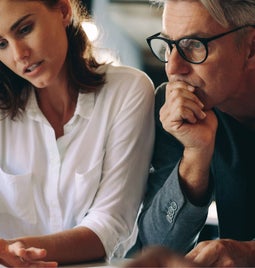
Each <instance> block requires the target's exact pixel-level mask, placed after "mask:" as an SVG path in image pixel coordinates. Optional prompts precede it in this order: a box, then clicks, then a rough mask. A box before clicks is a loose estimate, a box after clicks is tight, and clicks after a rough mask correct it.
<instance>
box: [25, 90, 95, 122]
mask: <svg viewBox="0 0 255 268" xmlns="http://www.w3.org/2000/svg"><path fill="white" fill-rule="evenodd" d="M95 98H96V96H95V93H94V92H91V93H79V95H78V100H77V104H76V108H75V112H74V116H75V115H79V116H81V117H83V118H86V119H89V118H90V117H91V114H92V112H93V109H94V106H95ZM26 112H27V114H28V115H30V116H32V117H33V118H35V119H39V118H40V119H41V118H42V113H41V110H40V108H39V106H38V103H37V100H36V96H35V90H32V91H31V94H30V96H29V99H28V103H27V107H26Z"/></svg>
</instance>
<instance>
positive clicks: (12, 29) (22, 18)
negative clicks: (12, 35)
mask: <svg viewBox="0 0 255 268" xmlns="http://www.w3.org/2000/svg"><path fill="white" fill-rule="evenodd" d="M31 15H32V14H27V15H25V16H23V17H21V18H20V19H18V20H17V21H16V22H15V23H13V25H12V26H11V28H10V30H11V32H13V31H15V29H16V28H17V27H18V26H19V25H20V23H22V21H24V20H25V19H27V18H28V17H30V16H31Z"/></svg>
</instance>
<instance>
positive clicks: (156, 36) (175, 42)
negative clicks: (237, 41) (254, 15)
mask: <svg viewBox="0 0 255 268" xmlns="http://www.w3.org/2000/svg"><path fill="white" fill-rule="evenodd" d="M246 27H253V28H255V24H246V25H243V26H240V27H237V28H234V29H232V30H230V31H227V32H224V33H221V34H217V35H214V36H212V37H208V38H203V37H182V38H180V39H177V40H171V39H167V38H164V37H161V36H159V35H160V34H161V32H159V33H156V34H154V35H152V36H150V37H147V38H146V41H147V43H148V45H149V47H150V49H151V51H152V53H153V55H154V56H155V57H156V58H157V59H158V60H160V61H161V62H163V63H167V62H168V60H162V59H160V58H159V57H158V56H157V55H156V53H154V50H153V48H152V46H151V41H152V40H154V39H159V40H163V41H165V42H166V43H167V44H168V46H169V48H170V54H171V53H172V50H173V45H175V47H176V49H177V51H178V53H179V54H180V55H181V57H182V58H183V59H184V60H186V61H187V62H190V63H193V64H201V63H203V62H205V61H206V59H207V57H208V43H209V42H211V41H213V40H216V39H218V38H221V37H223V36H225V35H227V34H230V33H233V32H236V31H239V30H241V29H243V28H246ZM184 39H193V40H197V41H200V42H201V43H202V44H203V45H204V47H205V50H206V54H205V58H204V59H203V60H201V61H199V62H196V61H195V62H194V61H192V60H189V59H188V58H187V57H186V56H185V53H184V52H183V51H182V49H181V48H180V46H179V43H180V42H181V41H182V40H184Z"/></svg>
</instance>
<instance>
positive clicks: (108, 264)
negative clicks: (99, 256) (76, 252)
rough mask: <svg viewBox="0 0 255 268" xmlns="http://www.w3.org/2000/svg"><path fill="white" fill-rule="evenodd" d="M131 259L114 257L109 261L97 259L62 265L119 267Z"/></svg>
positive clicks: (95, 267) (67, 267)
mask: <svg viewBox="0 0 255 268" xmlns="http://www.w3.org/2000/svg"><path fill="white" fill-rule="evenodd" d="M128 260H129V259H113V260H111V261H109V262H103V261H102V262H100V261H95V262H87V263H80V264H70V265H63V266H60V267H63V268H71V267H74V268H75V267H94V268H97V267H100V268H103V267H107V268H117V267H121V266H123V265H124V263H125V262H127V261H128Z"/></svg>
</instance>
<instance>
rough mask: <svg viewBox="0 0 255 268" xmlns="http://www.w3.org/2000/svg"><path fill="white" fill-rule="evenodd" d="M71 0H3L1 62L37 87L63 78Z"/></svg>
mask: <svg viewBox="0 0 255 268" xmlns="http://www.w3.org/2000/svg"><path fill="white" fill-rule="evenodd" d="M70 17H71V8H70V6H69V2H68V0H60V1H59V4H58V6H57V7H56V8H54V9H52V10H50V9H48V8H47V7H46V6H45V5H44V4H43V3H42V2H40V1H26V0H25V1H22V0H0V61H1V62H2V63H3V64H4V65H6V66H7V67H8V68H10V69H11V70H12V71H13V72H15V73H16V74H17V75H19V76H21V77H23V78H24V79H26V80H28V81H29V82H30V83H32V84H33V85H34V86H35V87H37V88H45V87H48V86H51V85H54V84H55V83H57V82H58V81H61V80H62V81H63V77H64V76H65V59H66V54H67V49H68V41H67V36H66V27H67V26H68V24H69V23H70Z"/></svg>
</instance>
